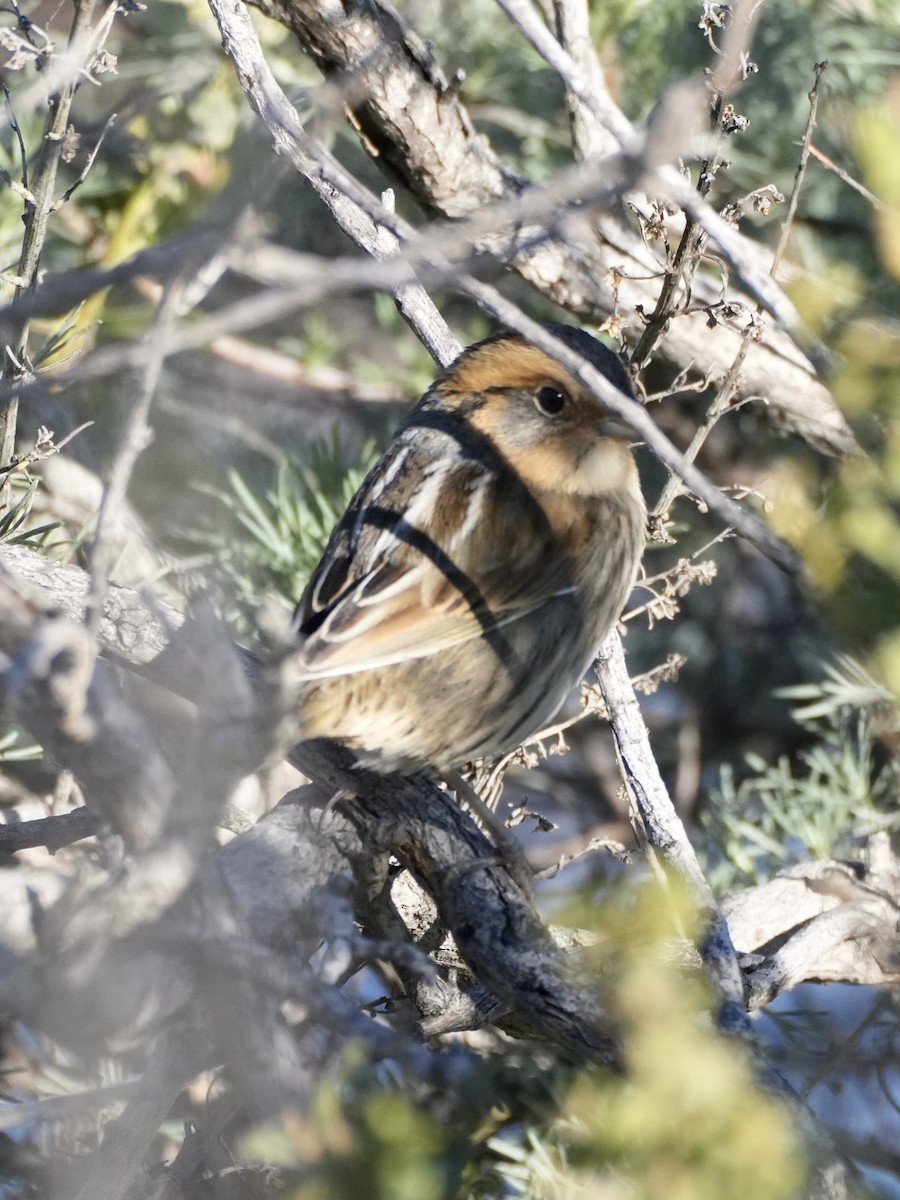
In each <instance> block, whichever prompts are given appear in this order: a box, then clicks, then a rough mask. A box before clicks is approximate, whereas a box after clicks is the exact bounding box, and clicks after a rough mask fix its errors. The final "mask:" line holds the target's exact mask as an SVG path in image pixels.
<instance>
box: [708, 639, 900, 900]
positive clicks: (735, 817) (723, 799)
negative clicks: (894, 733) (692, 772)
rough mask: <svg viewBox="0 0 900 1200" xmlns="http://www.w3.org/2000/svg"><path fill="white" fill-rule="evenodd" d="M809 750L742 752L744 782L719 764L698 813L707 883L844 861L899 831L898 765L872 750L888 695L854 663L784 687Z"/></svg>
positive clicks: (726, 884) (738, 881)
mask: <svg viewBox="0 0 900 1200" xmlns="http://www.w3.org/2000/svg"><path fill="white" fill-rule="evenodd" d="M781 695H784V696H786V697H787V698H788V699H792V700H800V701H803V702H804V704H803V706H802V707H800V708H797V709H794V711H793V714H792V715H793V717H794V719H795V720H796V721H797V723H798V724H799V725H800V726H801V727H802V728H803V729H804V730H805V731H806V733H807V734H808V735H809V739H810V744H809V746H808V747H807V748H806V749H803V750H801V751H800V752H799V754H798V755H797V759H796V762H792V761H791V759H790V758H789V757H788V756H787V755H782V756H781V757H779V759H778V761H777V762H775V763H767V762H766V761H765V760H764V759H763V758H761V757H760V756H759V755H755V754H751V755H747V758H746V764H747V767H748V768H749V771H750V773H749V774H748V775H747V777H746V778H745V779H743V780H742V781H741V782H740V783H738V782H737V781H736V780H735V773H734V771H733V769H732V768H731V767H730V766H726V767H723V769H722V772H721V777H720V782H719V787H718V789H717V791H716V792H714V793H713V796H712V802H711V804H710V806H709V807H708V809H707V810H706V811H705V813H704V814H703V818H702V820H703V825H704V827H705V830H706V834H707V837H708V839H709V846H708V848H707V849H708V857H709V858H710V860H711V865H710V878H711V880H712V882H713V884H714V886H717V887H719V888H722V889H727V888H731V887H734V886H738V885H742V884H745V883H751V884H755V883H760V882H762V881H764V880H766V879H768V878H769V877H771V876H772V875H773V874H775V873H776V872H777V871H779V870H781V869H783V868H785V867H787V866H790V865H791V864H793V863H795V862H801V861H803V860H806V859H809V858H813V859H823V858H829V857H848V856H851V857H852V856H854V855H855V854H856V853H858V850H859V847H860V845H861V843H862V841H863V839H865V838H866V837H868V836H870V835H871V834H873V833H875V832H877V831H878V830H882V829H895V828H897V827H898V826H900V813H898V812H897V811H896V795H897V789H898V786H900V765H898V763H897V762H896V760H895V759H894V758H893V757H889V756H888V755H886V754H885V755H882V756H881V758H882V761H879V755H878V753H877V745H878V738H877V732H876V731H877V729H878V727H879V723H880V721H881V720H882V716H883V713H884V712H885V709H886V705H887V704H888V703H889V699H888V696H887V693H886V692H885V691H884V689H883V688H881V687H880V686H879V685H878V684H877V683H875V682H874V681H873V680H871V679H870V678H869V677H868V676H867V675H866V673H865V672H864V671H863V670H862V668H861V667H859V666H858V664H856V663H853V662H852V661H850V660H849V659H841V660H840V663H839V664H838V665H835V666H829V667H827V668H826V671H825V677H824V679H823V680H822V681H821V682H819V683H810V684H804V685H801V686H799V687H795V688H786V689H784V690H783V691H782V692H781Z"/></svg>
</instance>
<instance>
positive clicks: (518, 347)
mask: <svg viewBox="0 0 900 1200" xmlns="http://www.w3.org/2000/svg"><path fill="white" fill-rule="evenodd" d="M548 328H549V330H550V332H552V333H554V334H555V335H557V336H558V337H561V338H562V340H564V341H565V342H566V343H567V345H569V346H570V347H571V348H572V349H575V350H577V351H578V352H579V353H581V354H582V355H583V356H584V357H585V358H587V359H588V361H589V362H590V363H591V364H592V365H593V366H594V367H596V368H598V369H599V370H600V371H602V372H603V374H604V375H605V376H606V378H607V379H609V380H610V382H611V383H613V384H615V386H616V387H617V388H619V390H620V391H622V392H624V393H625V394H626V395H629V396H633V390H632V387H631V383H630V380H629V378H628V375H627V372H626V370H625V368H624V366H623V364H622V362H621V360H620V359H619V358H618V357H617V355H615V354H614V353H613V352H612V351H611V350H609V349H607V347H606V346H604V345H602V344H601V343H600V342H598V341H597V340H596V339H595V338H593V337H591V335H590V334H588V333H584V332H582V331H581V330H579V329H575V328H573V327H571V326H565V325H553V326H549V327H548ZM428 402H429V406H431V405H435V404H437V405H440V406H441V407H442V408H443V409H444V410H445V411H449V412H451V413H456V414H458V415H460V416H462V417H463V418H464V419H465V421H466V422H467V424H468V425H469V426H471V428H472V429H473V430H475V431H476V432H477V433H478V434H479V435H480V436H482V437H483V438H485V439H486V440H487V441H489V442H490V444H491V445H492V446H493V447H494V448H495V450H497V451H499V452H500V454H502V456H503V457H504V458H505V460H506V461H507V462H508V464H509V465H510V467H511V468H512V469H513V470H514V471H515V472H516V473H517V474H518V476H519V477H520V478H521V479H522V480H523V482H525V483H526V484H527V485H528V486H529V488H531V489H532V490H534V491H537V492H557V493H559V492H563V493H568V494H570V495H584V496H597V495H601V494H603V493H604V492H609V491H613V490H617V489H619V488H622V487H629V486H632V485H634V484H635V483H636V479H637V473H636V468H635V465H634V460H633V458H632V456H631V453H630V450H629V449H628V441H629V440H633V437H634V435H633V434H632V433H631V431H630V430H629V429H628V427H627V426H626V425H625V424H624V423H623V422H622V421H621V420H620V419H619V418H618V417H616V416H615V415H614V414H613V413H611V412H610V411H609V410H608V409H606V408H605V407H604V406H603V405H602V404H600V402H599V401H598V400H597V399H596V398H595V397H594V396H593V395H591V393H590V392H588V391H586V389H585V388H584V387H583V386H582V385H581V384H580V383H579V382H578V381H577V380H576V379H575V378H574V377H573V376H572V375H571V374H570V373H569V372H568V371H567V370H566V369H565V368H564V367H562V366H560V364H559V363H557V362H556V361H555V360H554V359H553V358H551V357H550V356H549V355H547V354H545V353H544V351H542V350H539V349H538V348H537V347H536V346H533V345H532V344H531V343H530V342H528V341H527V340H526V339H525V338H523V337H522V336H521V335H519V334H517V333H509V332H507V333H502V334H498V335H495V336H494V337H491V338H487V339H486V340H485V341H482V342H478V343H477V344H476V345H474V346H470V347H469V349H468V350H466V351H464V353H463V354H461V355H460V357H459V358H458V359H456V361H455V362H454V363H453V364H451V366H450V367H449V368H448V369H447V370H446V371H444V372H443V374H442V375H441V376H440V377H439V378H438V379H437V380H436V382H435V385H434V387H433V388H432V390H431V392H430V393H429V397H428Z"/></svg>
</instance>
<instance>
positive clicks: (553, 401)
mask: <svg viewBox="0 0 900 1200" xmlns="http://www.w3.org/2000/svg"><path fill="white" fill-rule="evenodd" d="M534 403H535V405H536V406H537V408H538V410H539V411H540V412H542V413H543V414H544V415H545V416H547V417H558V416H559V414H560V413H561V412H562V410H563V409H564V408H565V407H566V393H565V392H561V391H560V390H559V388H557V387H550V386H549V385H548V386H547V387H542V388H541V389H540V390H539V391H538V393H537V394H536V395H535V397H534Z"/></svg>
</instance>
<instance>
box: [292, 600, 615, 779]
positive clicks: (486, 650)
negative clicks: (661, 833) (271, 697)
mask: <svg viewBox="0 0 900 1200" xmlns="http://www.w3.org/2000/svg"><path fill="white" fill-rule="evenodd" d="M548 609H549V611H545V612H544V613H543V614H542V620H541V621H540V623H539V625H535V624H534V623H529V622H528V621H527V620H526V621H521V622H514V623H511V624H510V625H509V626H507V627H505V628H504V629H503V630H502V633H503V638H502V639H499V638H498V639H489V638H479V639H477V640H474V641H469V642H465V643H463V644H462V645H459V646H455V647H452V648H450V649H448V650H443V651H440V652H438V653H435V654H432V655H430V656H428V657H427V658H419V659H411V660H408V661H406V662H403V663H397V664H393V665H391V666H387V667H381V668H379V669H378V670H370V671H358V672H355V673H353V674H349V675H343V676H335V677H332V678H328V679H322V680H317V681H314V682H310V683H309V684H307V685H306V687H305V688H304V692H303V697H302V700H301V708H300V720H301V727H302V733H303V736H304V738H311V737H330V738H335V739H337V740H338V741H340V742H342V743H343V744H344V745H346V746H348V747H349V748H350V749H351V750H353V751H354V752H355V753H356V754H357V756H358V758H359V760H360V763H361V764H362V765H364V766H370V767H374V768H376V769H380V770H385V771H392V770H405V771H411V770H420V769H423V768H425V767H434V768H437V769H443V768H448V767H452V766H459V765H460V764H462V763H464V762H468V761H471V760H473V759H477V758H490V757H495V756H497V755H501V754H504V753H506V752H507V751H508V750H512V749H514V748H515V747H516V746H518V745H520V744H521V743H522V742H523V741H524V740H526V739H527V738H528V737H530V736H531V735H532V734H534V733H536V732H538V731H539V730H540V729H542V728H543V727H544V726H545V725H547V724H548V723H549V722H550V721H551V719H552V718H553V716H554V715H555V714H556V713H557V712H558V710H559V708H560V706H561V705H562V703H563V701H564V700H565V698H566V696H567V695H568V693H569V691H570V690H571V688H572V687H573V686H574V685H575V684H576V683H578V681H579V680H580V679H581V677H582V675H583V673H584V671H585V669H586V668H587V666H588V664H589V662H590V660H591V657H592V655H593V653H594V651H595V649H596V646H595V645H594V642H593V638H592V637H591V635H590V634H587V635H586V636H585V637H582V638H577V637H573V629H577V628H579V627H582V628H583V627H585V626H587V627H591V626H592V625H593V622H591V621H585V620H584V615H583V614H581V613H579V612H578V611H577V602H576V601H575V600H574V598H573V597H561V598H560V600H559V602H558V603H555V604H554V605H551V606H548Z"/></svg>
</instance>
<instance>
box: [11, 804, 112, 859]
mask: <svg viewBox="0 0 900 1200" xmlns="http://www.w3.org/2000/svg"><path fill="white" fill-rule="evenodd" d="M101 824H102V822H101V820H100V818H99V817H98V816H97V814H96V813H93V812H91V811H90V809H88V808H84V807H82V808H75V809H73V810H72V811H71V812H67V813H60V814H59V815H58V816H51V817H40V818H38V819H37V820H34V821H15V822H13V823H10V824H6V825H0V854H15V853H16V851H18V850H27V849H28V848H29V847H31V846H46V847H47V849H48V850H49V851H50V853H51V854H55V853H56V851H57V850H61V849H62V847H63V846H70V845H71V844H72V842H79V841H81V839H82V838H86V837H92V836H93V835H94V834H95V833H96V832H97V831H98V830H99V829H100V827H101Z"/></svg>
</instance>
